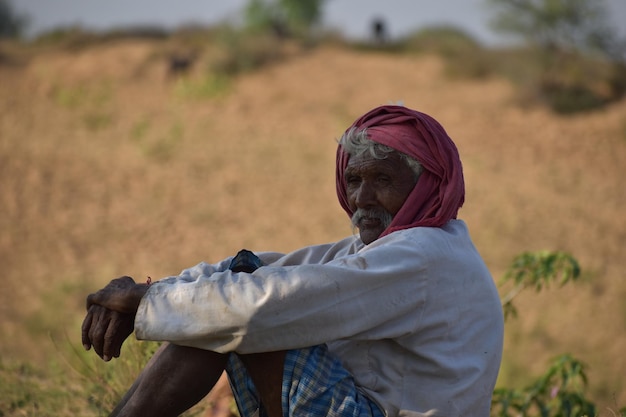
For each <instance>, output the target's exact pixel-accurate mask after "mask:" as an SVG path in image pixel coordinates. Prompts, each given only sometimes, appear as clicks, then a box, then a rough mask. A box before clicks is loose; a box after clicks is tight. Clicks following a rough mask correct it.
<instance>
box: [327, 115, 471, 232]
mask: <svg viewBox="0 0 626 417" xmlns="http://www.w3.org/2000/svg"><path fill="white" fill-rule="evenodd" d="M353 128H354V129H356V130H357V131H361V130H363V129H367V135H368V138H369V139H370V140H373V141H374V142H378V143H380V144H383V145H387V146H389V147H390V148H393V149H395V150H397V151H399V152H402V153H404V154H406V155H409V156H411V157H413V158H414V159H416V160H417V161H418V162H419V163H420V164H422V167H423V171H422V174H421V175H420V177H419V179H418V181H417V183H416V184H415V187H414V188H413V190H412V191H411V192H410V193H409V195H408V197H407V199H406V201H405V202H404V204H403V205H402V207H401V208H400V210H399V211H398V213H397V214H396V215H395V216H394V218H393V221H392V222H391V224H390V225H389V227H388V228H387V229H386V230H385V231H384V232H383V233H382V235H381V237H382V236H385V235H387V234H389V233H392V232H395V231H397V230H402V229H408V228H410V227H420V226H424V227H440V226H443V225H444V224H445V223H446V222H448V221H449V220H451V219H455V218H456V216H457V213H458V211H459V208H460V207H461V206H462V205H463V202H464V200H465V184H464V181H463V167H462V165H461V159H460V158H459V152H458V150H457V148H456V146H455V145H454V142H452V139H450V137H449V136H448V134H447V133H446V131H445V130H444V128H443V127H442V126H441V125H440V124H439V122H437V121H436V120H435V119H433V118H432V117H431V116H429V115H427V114H424V113H421V112H418V111H415V110H411V109H409V108H407V107H403V106H391V105H389V106H381V107H377V108H375V109H373V110H371V111H369V112H368V113H366V114H365V115H363V116H362V117H360V118H359V119H358V120H357V121H355V122H354V123H353V124H352V126H350V128H348V130H346V132H348V131H349V130H350V129H353ZM349 159H350V156H349V155H348V154H347V153H346V152H345V151H344V150H343V148H342V146H341V145H340V146H339V148H338V149H337V161H336V163H337V166H336V186H337V196H338V197H339V203H340V204H341V206H342V207H343V209H344V210H345V211H346V213H348V215H349V216H352V214H354V213H353V212H352V210H351V209H350V207H349V206H348V198H347V193H346V181H345V178H344V172H345V169H346V166H347V165H348V161H349Z"/></svg>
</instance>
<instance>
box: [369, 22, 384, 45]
mask: <svg viewBox="0 0 626 417" xmlns="http://www.w3.org/2000/svg"><path fill="white" fill-rule="evenodd" d="M372 37H373V38H374V42H375V43H377V44H384V43H385V42H387V24H386V23H385V21H384V20H383V19H382V18H380V17H378V18H376V19H374V20H373V21H372Z"/></svg>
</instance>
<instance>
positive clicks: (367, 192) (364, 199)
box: [354, 181, 376, 208]
mask: <svg viewBox="0 0 626 417" xmlns="http://www.w3.org/2000/svg"><path fill="white" fill-rule="evenodd" d="M354 203H355V204H356V206H357V207H359V208H366V207H370V206H372V205H375V204H376V192H375V190H374V188H373V187H372V186H371V184H368V183H367V182H366V181H363V182H362V183H361V185H360V186H359V189H358V190H357V192H356V197H355V200H354Z"/></svg>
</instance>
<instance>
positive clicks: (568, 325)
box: [0, 0, 626, 417]
mask: <svg viewBox="0 0 626 417" xmlns="http://www.w3.org/2000/svg"><path fill="white" fill-rule="evenodd" d="M624 22H626V2H624V1H623V0H605V1H598V0H532V1H531V0H529V1H525V2H520V1H514V0H471V1H470V0H466V1H461V0H455V1H452V0H450V1H446V2H435V1H430V2H417V1H415V0H412V1H409V0H403V1H400V0H397V1H392V2H386V3H385V4H384V5H383V4H382V2H375V1H373V0H372V1H370V0H367V1H357V0H343V1H342V0H326V1H323V0H274V1H271V0H237V1H213V2H210V3H209V2H201V1H199V0H193V1H192V0H185V1H180V2H176V6H175V7H174V6H172V3H171V2H165V1H150V2H148V1H143V0H141V1H140V0H137V1H134V2H131V3H130V4H129V2H121V1H117V0H116V1H111V2H106V3H103V2H93V1H76V0H74V1H70V0H55V1H43V0H19V1H7V0H0V265H2V267H3V274H2V277H0V417H2V416H23V415H33V416H34V415H37V416H69V415H84V416H104V415H107V412H108V410H110V409H111V408H112V406H113V404H114V403H115V402H116V401H117V399H118V398H119V397H120V395H121V394H122V393H123V392H124V390H125V389H126V388H127V387H128V386H129V385H130V383H131V382H132V380H133V378H134V376H135V375H136V374H137V372H138V371H139V369H141V367H142V365H143V363H145V361H146V359H147V358H148V357H149V356H150V354H151V352H153V351H154V349H155V348H156V346H157V345H156V344H150V343H137V342H134V341H133V340H129V342H128V343H127V345H126V346H125V350H124V352H123V354H122V357H121V358H120V359H118V360H115V361H113V362H111V363H106V364H105V363H103V362H102V361H100V360H99V359H98V358H97V357H96V355H95V354H94V353H93V352H84V351H83V350H82V347H81V345H80V324H81V322H82V318H83V314H84V311H83V309H84V300H85V296H86V295H87V294H88V293H89V292H93V291H95V290H97V289H98V288H100V287H101V286H103V285H105V284H106V283H107V282H108V281H109V280H110V279H112V278H115V277H118V276H121V275H130V276H133V277H135V278H136V279H137V280H140V281H143V280H145V279H146V277H147V276H151V277H152V279H159V278H160V277H164V276H168V275H175V274H178V273H179V272H180V271H181V270H182V269H184V268H186V267H189V266H192V265H195V264H196V263H198V262H200V261H208V262H211V261H217V260H219V259H222V258H224V257H226V256H230V255H233V254H234V253H236V252H237V251H238V250H239V249H241V248H247V249H251V250H276V251H282V252H288V251H291V250H294V249H297V248H299V247H302V246H304V245H310V244H316V243H324V242H329V241H334V240H338V239H340V238H343V237H345V236H346V235H349V234H351V233H353V230H352V229H351V226H350V224H349V220H348V219H347V218H346V216H345V213H343V211H342V210H341V208H340V207H339V205H338V204H337V202H336V196H335V189H334V187H335V186H334V156H335V149H336V139H337V138H338V137H339V136H340V135H341V134H342V133H343V131H344V130H345V129H346V128H347V127H348V126H349V125H350V124H351V123H352V122H353V121H354V120H355V119H356V118H357V117H359V116H360V115H362V114H363V113H365V112H366V111H368V110H370V109H371V108H372V107H375V106H377V105H380V104H386V103H398V102H401V103H404V104H405V105H407V106H409V107H412V108H416V109H418V110H421V111H424V112H426V113H429V114H431V115H432V116H433V117H435V118H436V119H438V120H439V121H440V122H441V123H442V124H443V126H444V127H445V128H446V130H447V131H448V133H449V134H450V136H451V137H452V138H453V140H454V141H455V142H456V143H457V146H458V147H459V150H460V153H461V158H462V160H463V163H464V172H465V179H466V188H467V197H466V203H465V205H464V207H463V208H462V210H461V212H460V217H461V218H463V219H464V220H465V221H466V222H467V223H468V226H469V228H470V231H471V233H472V236H473V238H474V241H475V243H476V246H477V247H478V249H479V251H480V252H481V254H482V255H483V257H484V258H485V261H486V262H487V264H488V266H489V268H490V270H491V271H492V274H493V276H494V279H495V280H496V282H497V283H498V286H499V288H500V290H501V294H502V297H503V300H508V299H514V303H515V307H516V311H517V315H516V316H510V317H508V318H507V324H506V326H507V327H506V344H505V354H504V360H503V364H502V370H501V373H500V378H499V380H498V390H499V391H498V392H497V395H496V396H495V397H494V398H495V399H496V401H495V402H494V410H493V412H492V415H493V416H513V415H515V416H521V415H523V416H526V415H528V416H531V415H540V414H539V413H540V410H541V409H542V407H543V409H544V411H545V412H546V413H547V414H543V415H549V416H554V417H556V416H560V415H583V414H588V415H602V416H616V415H623V413H624V410H623V408H622V407H624V406H625V405H626V381H625V380H624V375H626V359H625V357H624V354H623V352H624V351H626V337H625V336H624V335H625V334H626V332H625V331H626V302H624V300H625V299H626V282H625V281H624V270H626V217H625V216H624V209H623V207H624V205H625V204H626V187H624V184H623V178H624V177H625V174H626V172H625V171H624V170H625V168H624V167H625V166H626V101H625V100H624V94H625V93H626V64H625V58H626V53H625V51H626V40H625V39H626V25H625V24H624ZM505 278H511V279H509V280H505ZM574 281H575V282H574ZM522 290H523V291H522ZM507 311H510V310H509V309H507ZM131 339H132V338H131ZM563 354H565V356H562V355H563ZM555 358H557V359H555ZM529 399H532V401H531V400H529ZM507 401H508V403H507ZM533 401H534V402H533ZM504 403H507V404H513V405H516V406H519V407H518V408H517V409H512V408H511V409H506V408H505V407H503V405H502V404H504ZM589 405H593V406H594V407H595V412H593V413H590V412H589V411H588V410H589V408H584V407H587V406H589ZM525 406H527V409H526V408H524V407H525ZM568 406H569V407H570V408H572V410H573V411H571V414H566V413H565V412H564V411H563V410H564V409H565V408H567V407H568ZM576 407H578V408H576ZM581 410H582V411H581ZM584 410H587V411H584ZM559 412H561V414H559ZM211 413H212V404H211V403H210V402H209V401H205V402H203V403H201V404H200V405H199V406H198V407H196V408H195V409H193V410H191V411H190V412H189V413H188V414H189V415H203V416H209V415H213V414H211ZM577 413H578V414H577ZM620 413H621V414H620Z"/></svg>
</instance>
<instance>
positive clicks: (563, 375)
mask: <svg viewBox="0 0 626 417" xmlns="http://www.w3.org/2000/svg"><path fill="white" fill-rule="evenodd" d="M579 277H580V266H579V264H578V261H577V260H576V259H575V258H574V257H573V256H572V255H570V254H568V253H566V252H560V251H555V252H553V251H539V252H524V253H522V254H520V255H518V256H516V257H515V258H514V259H513V262H512V264H511V266H510V267H509V269H508V270H507V272H506V273H505V275H504V276H503V278H502V280H501V285H503V286H508V285H511V284H512V288H511V289H509V290H508V291H507V292H506V294H505V295H504V296H503V297H502V307H503V310H504V314H505V318H507V317H510V316H511V315H517V310H516V309H515V307H514V306H513V299H514V298H515V297H516V296H517V295H519V294H520V292H521V291H522V290H523V289H525V288H534V289H535V291H537V292H538V291H541V290H542V289H544V288H547V287H548V286H550V285H551V284H555V283H556V284H558V285H560V286H563V285H565V284H567V283H568V282H572V281H576V280H578V279H579ZM586 387H587V375H586V372H585V365H584V364H583V363H582V362H581V361H580V360H578V359H576V358H574V357H573V356H571V355H570V354H561V355H559V356H558V357H556V358H555V359H554V360H553V361H552V363H551V364H550V365H549V367H548V369H547V370H546V372H545V373H544V374H543V375H541V376H540V377H539V378H538V379H537V380H535V381H534V382H532V383H531V384H530V385H528V386H527V387H524V388H521V389H517V388H501V387H499V388H496V389H495V390H494V393H493V397H492V409H491V416H492V417H534V416H541V417H582V416H588V417H593V416H596V415H597V414H596V405H595V404H594V403H593V402H592V401H590V400H589V399H588V398H586V397H585V388H586ZM624 411H626V409H622V411H621V412H624Z"/></svg>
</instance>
